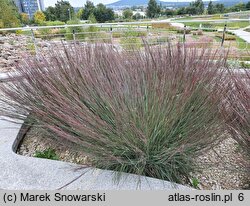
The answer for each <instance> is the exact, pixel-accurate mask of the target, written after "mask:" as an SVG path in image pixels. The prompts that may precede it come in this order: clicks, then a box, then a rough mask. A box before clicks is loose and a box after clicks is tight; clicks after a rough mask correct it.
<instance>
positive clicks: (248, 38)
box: [231, 29, 250, 43]
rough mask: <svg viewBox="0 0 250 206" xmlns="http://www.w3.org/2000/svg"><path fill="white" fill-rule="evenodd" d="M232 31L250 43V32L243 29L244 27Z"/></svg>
mask: <svg viewBox="0 0 250 206" xmlns="http://www.w3.org/2000/svg"><path fill="white" fill-rule="evenodd" d="M231 32H232V33H234V34H235V35H236V36H238V37H240V38H241V39H243V40H245V41H246V42H247V43H250V32H247V31H243V30H242V29H238V30H233V31H231Z"/></svg>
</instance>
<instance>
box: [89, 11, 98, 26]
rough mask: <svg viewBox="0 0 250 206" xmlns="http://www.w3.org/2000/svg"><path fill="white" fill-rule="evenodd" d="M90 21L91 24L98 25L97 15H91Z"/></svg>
mask: <svg viewBox="0 0 250 206" xmlns="http://www.w3.org/2000/svg"><path fill="white" fill-rule="evenodd" d="M88 20H89V23H92V24H94V23H97V20H96V18H95V15H94V14H93V13H91V14H90V15H89V18H88Z"/></svg>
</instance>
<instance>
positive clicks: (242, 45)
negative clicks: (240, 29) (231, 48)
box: [236, 37, 250, 50]
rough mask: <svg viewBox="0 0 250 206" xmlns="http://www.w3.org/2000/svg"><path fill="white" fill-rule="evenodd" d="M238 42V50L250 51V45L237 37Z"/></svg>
mask: <svg viewBox="0 0 250 206" xmlns="http://www.w3.org/2000/svg"><path fill="white" fill-rule="evenodd" d="M236 42H237V46H238V49H248V50H250V44H249V43H248V44H247V43H246V42H245V41H244V40H243V39H241V38H239V37H236Z"/></svg>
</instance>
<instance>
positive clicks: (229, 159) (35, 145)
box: [17, 127, 250, 190]
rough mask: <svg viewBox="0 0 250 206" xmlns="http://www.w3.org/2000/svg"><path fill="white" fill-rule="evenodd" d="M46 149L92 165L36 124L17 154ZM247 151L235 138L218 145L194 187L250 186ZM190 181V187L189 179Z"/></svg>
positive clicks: (200, 159)
mask: <svg viewBox="0 0 250 206" xmlns="http://www.w3.org/2000/svg"><path fill="white" fill-rule="evenodd" d="M44 151H45V153H46V151H52V155H51V157H45V158H51V159H53V158H55V159H58V160H60V161H65V162H71V163H75V164H80V165H85V164H87V165H91V160H90V158H88V156H87V155H86V154H85V153H84V152H83V151H80V150H76V148H74V149H73V148H72V147H71V146H65V145H62V144H61V143H60V142H59V141H57V140H56V139H54V138H49V137H48V136H46V135H44V131H43V129H41V128H36V127H32V128H31V129H30V130H29V131H28V132H27V134H26V135H25V136H24V138H23V140H22V141H21V143H20V145H19V147H18V150H17V153H18V154H20V155H24V156H30V157H34V156H36V155H37V153H39V152H41V153H43V152H44ZM243 154H244V152H243V151H242V150H241V149H240V147H239V145H238V144H237V142H236V141H235V140H233V139H232V138H226V139H225V140H224V141H223V142H221V143H220V144H219V145H218V146H216V147H215V148H213V149H211V150H210V151H208V152H207V153H206V154H204V155H201V156H200V157H198V158H197V160H196V164H197V166H199V167H200V168H201V170H200V171H199V172H196V173H194V174H192V175H191V176H193V179H190V182H191V186H193V187H195V188H196V189H206V190H218V189H227V190H236V189H237V190H240V189H250V185H249V184H250V177H249V174H248V171H247V170H246V168H247V166H248V165H247V164H248V161H249V159H248V160H247V159H246V156H244V155H243ZM45 156H46V154H45ZM195 182H196V183H195ZM186 184H187V185H188V186H190V183H188V181H186ZM192 184H193V185H192ZM196 184H197V185H196Z"/></svg>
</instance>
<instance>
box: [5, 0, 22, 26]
mask: <svg viewBox="0 0 250 206" xmlns="http://www.w3.org/2000/svg"><path fill="white" fill-rule="evenodd" d="M19 18H20V16H19V13H18V9H17V7H16V5H15V4H14V2H13V1H12V0H0V27H6V28H7V27H17V26H20V19H19Z"/></svg>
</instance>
